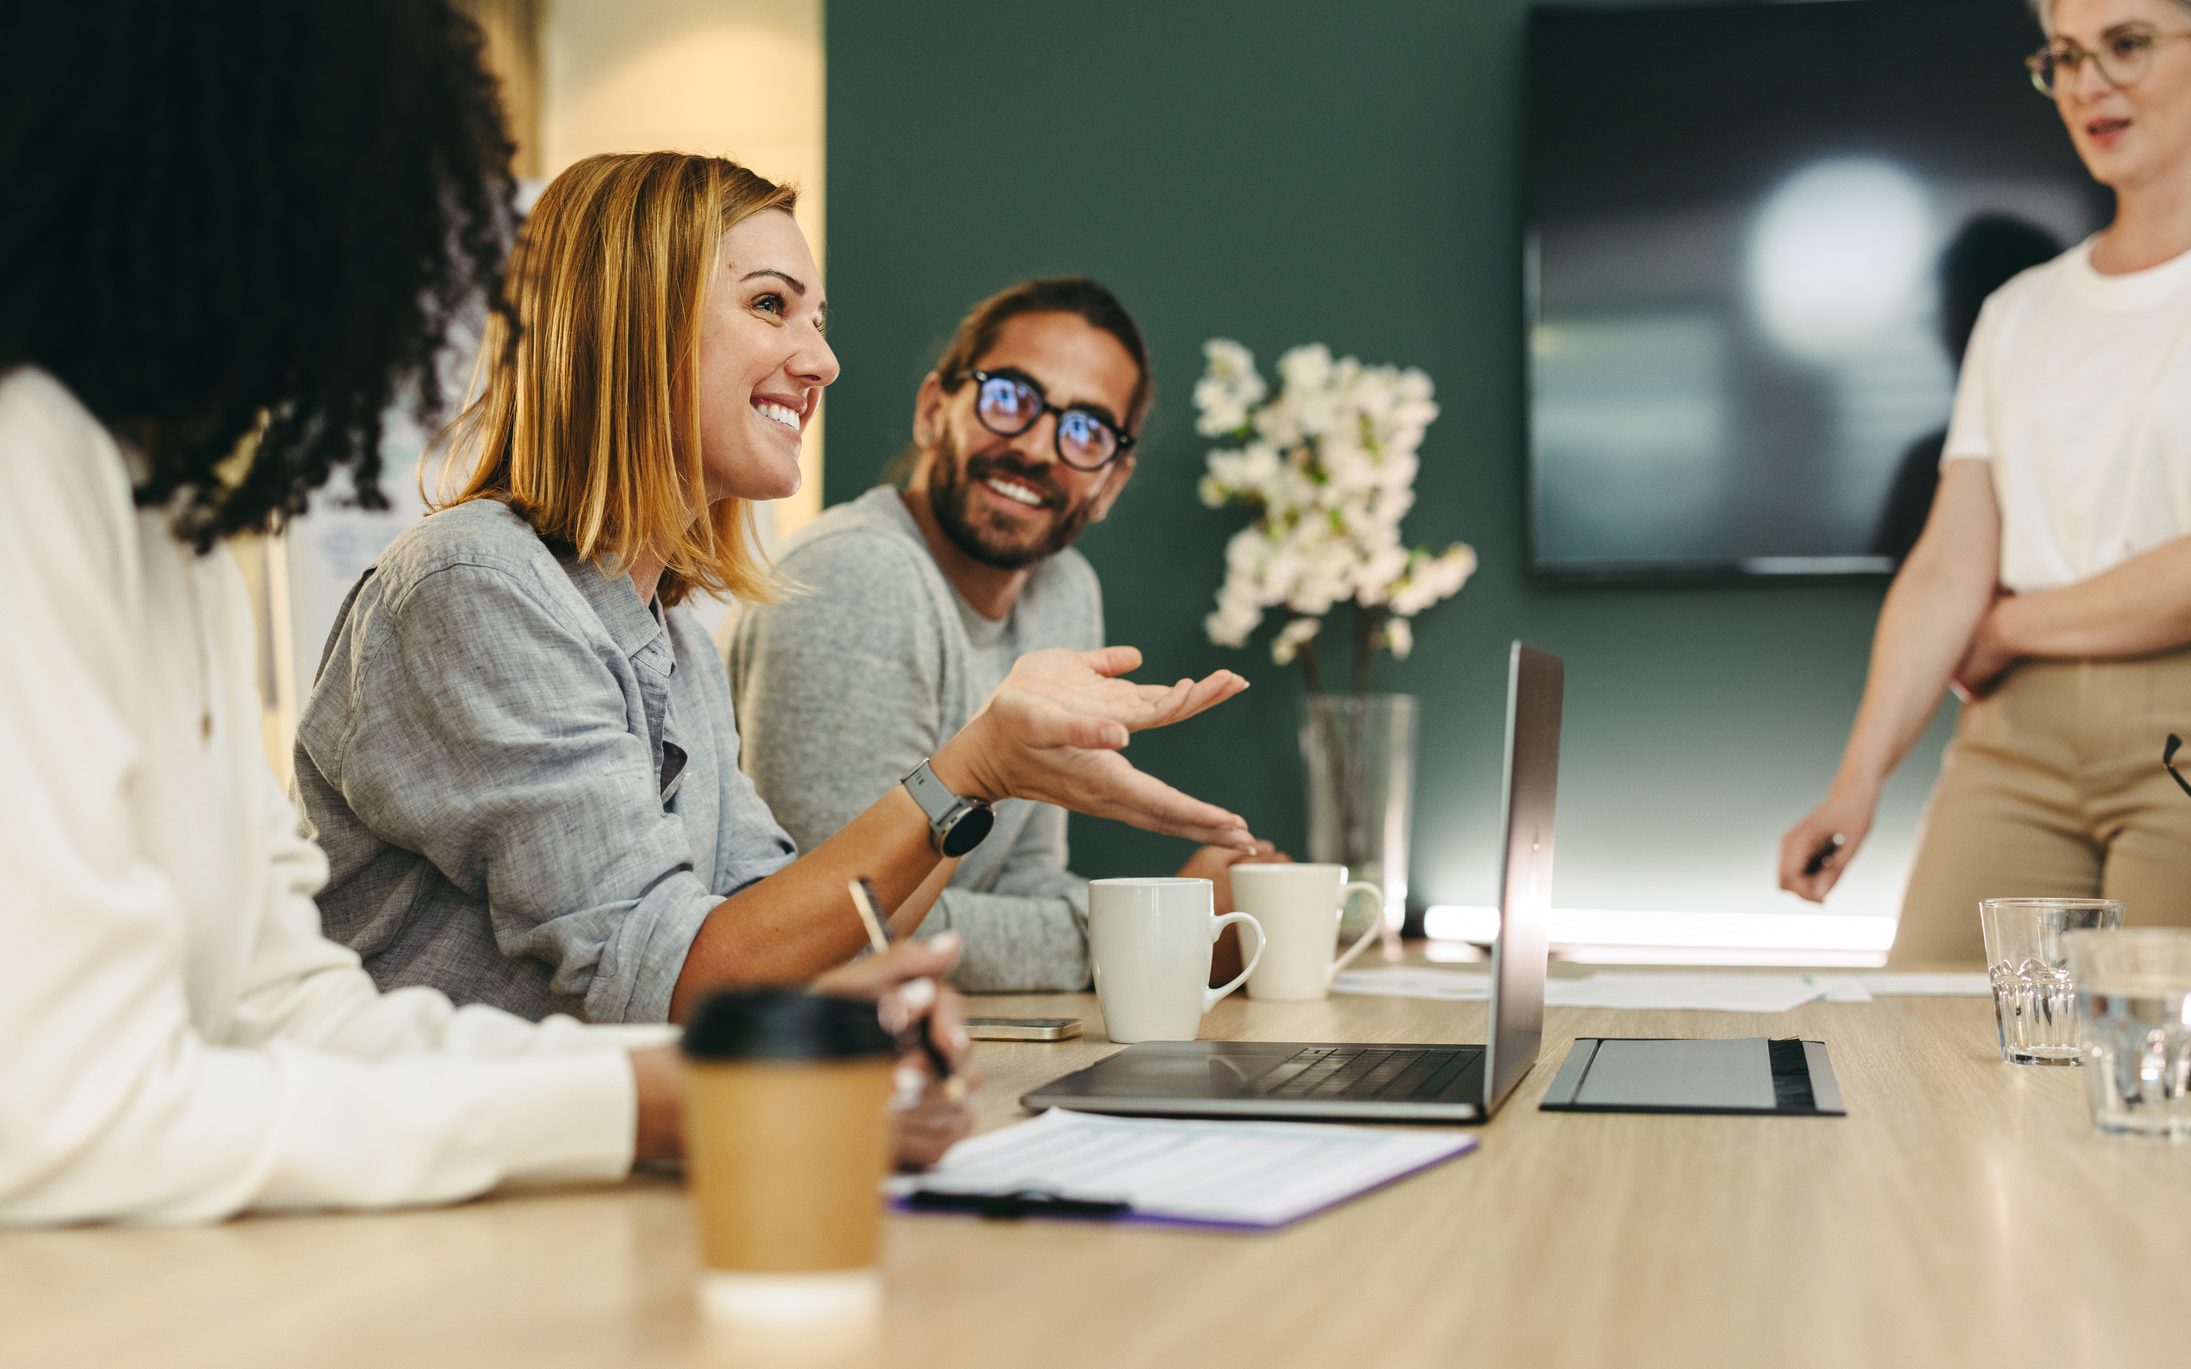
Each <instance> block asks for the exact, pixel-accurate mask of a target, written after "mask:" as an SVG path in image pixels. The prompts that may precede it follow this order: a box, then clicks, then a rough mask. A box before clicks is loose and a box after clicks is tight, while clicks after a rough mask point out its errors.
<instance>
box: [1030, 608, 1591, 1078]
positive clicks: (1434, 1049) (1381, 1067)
mask: <svg viewBox="0 0 2191 1369" xmlns="http://www.w3.org/2000/svg"><path fill="white" fill-rule="evenodd" d="M1561 680H1562V673H1561V668H1560V661H1559V658H1558V657H1557V656H1553V655H1550V654H1548V653H1546V652H1542V651H1538V650H1536V649H1535V648H1533V647H1527V646H1524V645H1522V644H1521V643H1520V642H1516V643H1514V648H1513V655H1512V658H1511V661H1510V663H1509V665H1508V671H1507V686H1506V795H1505V801H1504V804H1503V816H1502V820H1501V821H1502V826H1503V828H1504V830H1505V834H1506V840H1505V848H1504V857H1503V863H1502V868H1501V872H1500V874H1501V877H1500V885H1499V934H1498V937H1497V938H1496V939H1495V940H1494V941H1493V942H1492V944H1491V1040H1490V1043H1489V1044H1488V1045H1483V1046H1454V1045H1442V1046H1441V1045H1408V1044H1397V1043H1392V1042H1380V1043H1353V1044H1330V1043H1323V1044H1311V1043H1303V1042H1298V1041H1144V1042H1141V1043H1140V1044H1138V1045H1133V1046H1128V1047H1127V1048H1126V1049H1124V1050H1122V1051H1119V1052H1117V1053H1116V1054H1114V1055H1110V1056H1108V1057H1106V1058H1104V1059H1103V1060H1101V1061H1098V1062H1097V1063H1096V1064H1093V1065H1091V1066H1089V1067H1088V1068H1087V1069H1084V1070H1079V1071H1076V1072H1074V1073H1072V1074H1068V1075H1066V1076H1065V1077H1064V1078H1062V1079H1058V1080H1054V1081H1052V1082H1051V1083H1048V1084H1045V1085H1043V1086H1042V1087H1041V1088H1038V1089H1036V1090H1034V1091H1033V1092H1032V1093H1029V1094H1027V1095H1026V1096H1025V1097H1023V1098H1022V1099H1021V1100H1020V1101H1021V1102H1022V1103H1024V1104H1025V1105H1026V1106H1028V1107H1029V1108H1037V1109H1039V1108H1072V1109H1074V1110H1075V1111H1079V1112H1113V1113H1128V1114H1133V1115H1136V1116H1153V1117H1281V1118H1292V1119H1296V1120H1301V1121H1332V1122H1337V1121H1351V1122H1481V1121H1485V1120H1487V1119H1488V1118H1489V1117H1490V1116H1491V1114H1492V1112H1493V1111H1494V1110H1496V1109H1497V1107H1498V1106H1499V1104H1500V1103H1502V1102H1504V1101H1505V1100H1506V1096H1507V1095H1508V1094H1509V1093H1511V1092H1513V1089H1514V1085H1516V1084H1517V1083H1519V1082H1521V1077H1522V1076H1523V1075H1525V1074H1527V1073H1528V1072H1529V1067H1530V1066H1531V1065H1534V1064H1535V1063H1536V1062H1537V1043H1538V1040H1539V1038H1540V1037H1541V1036H1542V1035H1543V1032H1544V965H1545V917H1546V913H1547V912H1548V910H1549V907H1550V903H1551V897H1552V800H1553V796H1554V791H1555V790H1556V788H1557V782H1558V778H1559V767H1560V692H1561Z"/></svg>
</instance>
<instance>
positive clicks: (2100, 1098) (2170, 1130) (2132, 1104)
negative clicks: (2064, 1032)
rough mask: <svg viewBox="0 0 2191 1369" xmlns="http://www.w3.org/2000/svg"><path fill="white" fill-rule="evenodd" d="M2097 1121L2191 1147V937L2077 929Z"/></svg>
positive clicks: (2074, 940)
mask: <svg viewBox="0 0 2191 1369" xmlns="http://www.w3.org/2000/svg"><path fill="white" fill-rule="evenodd" d="M2064 940H2065V941H2067V942H2068V943H2069V967H2070V973H2071V974H2073V975H2075V976H2076V980H2077V1025H2078V1034H2079V1036H2080V1037H2081V1039H2082V1042H2083V1045H2084V1063H2085V1088H2086V1090H2087V1092H2089V1093H2090V1095H2091V1097H2092V1124H2093V1125H2094V1126H2096V1127H2098V1128H2099V1129H2100V1130H2101V1131H2105V1132H2112V1133H2115V1134H2117V1135H2124V1136H2158V1137H2165V1138H2167V1139H2168V1140H2171V1141H2191V931H2183V930H2175V929H2167V930H2163V929H2160V928H2141V929H2138V930H2135V931H2127V932H2125V931H2113V932H2071V933H2070V934H2069V935H2068V936H2067V937H2065V938H2064Z"/></svg>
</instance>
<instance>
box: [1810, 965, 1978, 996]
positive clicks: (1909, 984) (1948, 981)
mask: <svg viewBox="0 0 2191 1369" xmlns="http://www.w3.org/2000/svg"><path fill="white" fill-rule="evenodd" d="M1810 980H1811V982H1812V983H1813V984H1818V985H1821V986H1824V987H1826V988H1827V989H1828V990H1829V992H1828V993H1827V995H1826V998H1827V1001H1828V1002H1836V1001H1841V1000H1839V998H1838V997H1837V992H1836V991H1839V990H1840V989H1842V988H1843V987H1844V986H1846V985H1850V984H1853V985H1855V986H1856V987H1858V988H1860V989H1862V990H1863V991H1864V993H1865V994H1866V995H1867V998H1990V997H1991V996H1992V995H1993V981H1992V980H1991V979H1989V978H1987V977H1986V972H1985V971H1984V970H1960V971H1950V972H1948V973H1944V974H1926V973H1916V972H1911V971H1905V970H1894V971H1889V970H1864V971H1860V972H1858V973H1854V974H1813V975H1811V976H1810ZM1850 1001H1855V1002H1863V1001H1866V1000H1865V999H1856V1000H1850Z"/></svg>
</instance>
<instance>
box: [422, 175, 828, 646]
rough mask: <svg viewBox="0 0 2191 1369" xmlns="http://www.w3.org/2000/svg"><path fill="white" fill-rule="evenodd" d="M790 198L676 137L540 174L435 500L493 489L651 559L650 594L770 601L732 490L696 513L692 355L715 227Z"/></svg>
mask: <svg viewBox="0 0 2191 1369" xmlns="http://www.w3.org/2000/svg"><path fill="white" fill-rule="evenodd" d="M796 203H797V194H796V192H795V191H793V190H792V189H791V188H790V187H788V186H779V185H776V184H775V183H773V182H771V181H767V180H764V179H762V178H761V177H759V176H756V175H755V174H753V173H752V172H751V171H748V170H746V169H745V168H744V167H742V166H739V165H738V164H737V163H735V162H730V161H725V160H724V159H722V158H720V157H697V156H690V155H687V154H684V153H678V152H637V153H620V154H615V155H607V156H599V157H588V158H586V159H585V160H584V161H582V162H579V163H577V164H576V165H574V166H572V167H571V168H570V169H569V170H567V171H565V172H564V173H563V174H562V175H560V176H558V177H556V178H555V179H554V180H553V181H552V182H550V183H549V185H548V188H547V189H546V190H544V191H542V192H541V195H540V202H539V203H538V204H537V205H535V206H534V207H533V211H532V213H531V215H530V216H529V217H528V218H527V219H526V221H525V226H524V229H523V231H522V232H521V233H520V234H519V236H518V242H517V247H516V250H515V251H514V252H512V253H511V256H510V266H509V272H508V276H507V280H506V282H505V284H504V298H505V301H506V303H507V309H506V310H505V311H498V312H497V313H496V314H495V315H494V316H493V317H492V318H491V319H490V320H489V321H488V324H487V330H486V337H485V339H484V341H483V344H482V346H481V350H480V363H479V365H480V377H479V378H478V379H475V381H474V384H473V389H474V392H475V397H474V398H473V399H472V401H471V402H470V403H469V404H468V405H466V407H465V409H464V412H463V413H462V414H461V415H459V416H458V418H457V420H456V422H455V423H453V424H451V425H450V427H449V430H448V431H447V432H446V433H445V434H443V441H444V444H445V446H446V447H447V449H448V452H449V456H450V461H449V468H450V469H451V470H452V471H455V472H457V473H458V476H457V478H458V479H459V480H460V481H461V483H460V485H459V486H458V488H457V489H456V490H455V492H454V493H453V494H451V495H449V497H448V498H446V499H445V500H443V501H441V505H440V506H441V507H447V506H449V505H454V504H461V503H464V502H466V501H468V500H473V499H499V500H502V501H503V502H504V503H507V504H508V505H510V507H512V508H514V509H516V510H517V511H518V512H519V513H521V514H522V515H524V517H525V519H526V520H527V521H528V522H530V523H531V524H532V526H533V530H534V531H536V532H538V533H539V534H540V535H541V536H542V537H543V538H545V539H547V540H549V541H551V542H558V543H562V544H564V545H567V546H569V547H571V548H573V549H574V550H575V551H576V552H577V553H578V555H580V556H582V557H585V558H586V559H588V560H594V561H599V562H602V563H603V564H604V565H607V566H609V567H612V568H615V569H623V570H628V569H629V568H630V567H631V566H632V565H633V564H634V563H635V562H636V561H637V560H639V559H640V558H642V557H644V558H648V559H652V560H655V561H659V562H660V563H661V565H662V578H661V582H660V584H659V585H658V587H657V590H656V593H657V594H658V595H659V596H660V597H661V600H662V602H663V603H664V604H665V605H671V604H676V603H678V602H680V601H681V600H683V599H684V597H685V596H686V595H687V594H690V593H691V592H692V591H694V590H702V591H706V592H709V593H717V594H726V593H727V594H733V595H737V596H738V597H740V598H744V599H759V600H766V599H770V598H773V597H774V591H775V582H774V578H773V575H772V572H771V570H770V568H769V566H768V564H767V563H766V562H765V561H764V560H763V559H762V558H761V555H760V553H759V551H758V549H757V545H756V541H755V537H754V533H753V526H752V510H751V509H750V508H749V507H748V506H747V503H746V501H745V500H742V499H724V500H722V501H720V502H718V503H716V504H714V505H713V506H712V507H710V508H709V509H708V510H707V511H706V512H705V514H704V515H703V516H701V517H697V518H696V517H694V516H693V501H694V500H695V499H697V498H699V497H701V496H700V495H699V494H698V491H700V490H703V489H705V488H706V481H705V477H704V473H703V469H702V464H701V451H700V422H699V411H698V403H697V398H696V395H697V384H696V375H695V370H696V367H697V364H698V358H699V320H700V317H701V310H702V304H703V301H704V300H705V297H706V293H707V290H708V287H709V284H710V282H712V281H713V280H714V278H715V274H716V268H717V267H718V265H719V264H720V252H721V245H722V239H723V234H724V233H725V232H727V231H728V230H729V229H730V227H731V226H732V225H733V224H736V223H738V222H739V221H741V220H743V219H747V218H750V217H752V216H753V215H755V214H759V213H762V212H764V211H767V210H771V209H780V210H783V211H784V212H786V213H789V212H790V211H791V210H792V208H793V206H794V205H795V204H796ZM467 464H468V469H469V474H468V475H465V474H463V473H462V472H463V471H464V470H465V469H466V468H467Z"/></svg>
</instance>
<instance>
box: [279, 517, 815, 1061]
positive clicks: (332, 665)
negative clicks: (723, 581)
mask: <svg viewBox="0 0 2191 1369" xmlns="http://www.w3.org/2000/svg"><path fill="white" fill-rule="evenodd" d="M680 662H682V663H683V668H682V669H680V668H679V663H680ZM296 772H297V790H298V799H299V806H300V807H302V808H303V810H304V813H305V817H306V819H307V823H308V826H309V828H310V829H311V834H312V835H313V836H315V837H316V838H317V840H318V841H319V843H320V845H321V846H322V847H323V848H324V849H325V850H326V852H327V859H328V863H329V865H330V867H331V873H330V877H329V879H328V882H327V887H326V889H325V890H323V891H322V892H321V894H320V896H319V906H320V916H321V919H322V921H323V922H324V923H325V924H326V929H327V934H328V935H329V936H331V937H333V938H335V939H336V940H338V941H342V942H345V943H347V944H348V945H350V946H351V947H353V948H354V949H356V951H357V952H358V953H359V954H360V955H361V956H363V957H364V959H365V967H366V969H367V970H369V971H371V972H372V975H373V978H374V980H375V981H376V982H378V983H379V985H380V986H381V987H382V988H384V989H393V988H399V987H402V986H404V985H411V984H424V985H429V986H431V987H433V988H436V989H440V990H441V991H442V992H444V993H446V994H448V995H449V996H450V997H451V998H453V999H455V1000H456V1001H457V1002H459V1003H487V1004H492V1005H493V1006H495V1007H498V1008H504V1009H507V1010H508V1011H510V1012H514V1013H518V1014H520V1015H522V1016H525V1017H531V1018H539V1017H544V1016H546V1015H548V1014H550V1013H558V1012H560V1013H569V1014H572V1015H573V1016H576V1017H580V1018H584V1019H586V1020H588V1021H593V1022H659V1021H662V1020H663V1019H664V1018H666V1017H667V1016H668V1013H669V999H670V991H671V990H672V989H673V988H674V987H675V986H676V983H677V975H678V972H679V970H681V969H682V968H683V966H684V963H685V954H686V952H687V950H689V949H690V947H691V945H692V939H693V937H694V935H695V934H697V933H698V931H699V929H700V924H701V922H702V921H703V920H705V918H706V917H707V915H708V912H709V910H710V909H712V908H714V907H715V905H716V904H717V903H719V902H721V901H722V899H723V898H724V897H725V896H726V895H729V894H733V893H736V892H737V891H738V890H740V889H742V888H744V887H745V886H747V885H748V884H751V883H752V882H753V881H755V880H757V879H760V878H761V877H762V876H764V875H767V874H770V873H772V872H774V871H776V870H778V869H781V868H782V867H783V866H784V865H786V864H788V863H789V862H790V861H791V859H792V856H793V854H794V851H793V847H792V843H791V839H790V838H789V837H788V836H786V835H785V834H784V831H783V829H782V828H781V827H779V826H777V825H776V821H775V819H774V818H773V817H771V816H770V815H769V811H768V808H767V806H766V805H765V804H763V803H762V802H761V800H760V798H759V796H758V795H756V794H755V793H754V791H753V785H752V782H751V781H749V780H748V779H746V777H745V776H744V775H743V774H742V773H740V771H739V769H738V728H737V722H736V720H735V718H734V717H733V715H732V713H731V709H730V694H729V690H728V689H727V687H726V686H725V684H724V680H723V673H722V671H721V670H720V669H718V668H717V660H716V656H715V650H714V645H713V643H712V642H711V641H710V640H709V638H708V635H707V632H706V630H705V629H704V628H702V627H701V626H700V624H699V622H698V621H697V620H696V619H695V618H694V617H693V615H692V614H691V613H690V612H689V611H688V610H686V609H684V608H674V609H670V610H669V611H668V612H666V613H664V614H661V615H659V616H658V615H657V614H656V613H655V612H654V611H653V610H652V609H650V608H649V607H648V605H647V604H646V602H645V601H643V600H642V599H641V598H640V597H639V593H638V591H637V590H635V589H634V588H633V587H632V583H631V579H630V577H629V576H625V575H615V574H608V573H605V572H604V571H603V570H602V569H601V568H600V567H599V566H598V565H596V564H595V563H593V562H591V561H583V560H579V559H578V558H577V557H575V556H573V555H571V554H570V553H569V552H567V551H564V552H560V553H559V552H558V551H557V550H556V549H554V548H551V547H550V546H549V545H548V544H547V543H546V542H544V541H542V540H541V538H540V537H539V535H538V534H536V533H535V532H534V531H533V530H532V527H531V526H530V525H529V524H527V523H526V522H525V520H524V519H523V518H522V517H520V516H519V515H518V514H516V513H515V512H513V511H511V510H510V509H509V508H507V507H506V506H504V505H502V504H499V503H496V502H494V501H492V500H475V501H473V502H470V503H466V504H459V505H457V506H456V507H455V508H451V509H447V510H444V511H442V512H440V513H436V514H434V515H432V516H431V517H429V518H427V519H426V520H425V521H424V522H422V523H420V524H418V525H417V526H415V527H413V528H411V529H409V530H407V531H406V532H405V533H404V534H403V535H402V536H400V537H398V538H397V539H396V540H395V542H394V543H393V544H391V545H390V546H389V548H388V550H387V551H385V552H383V553H382V554H381V557H380V560H379V561H378V562H376V563H375V565H374V567H373V569H372V570H369V571H367V572H366V574H365V576H364V578H363V579H361V580H360V581H359V582H358V584H357V587H356V588H355V589H353V590H351V591H350V597H349V598H348V600H346V601H345V602H344V604H343V606H342V612H341V614H340V615H339V616H338V617H337V618H336V620H335V628H334V633H333V635H332V636H331V637H330V638H329V640H328V644H327V651H326V654H325V656H324V657H323V658H322V660H321V662H320V673H319V679H318V682H317V683H316V684H315V685H314V686H313V689H312V696H311V699H310V700H309V701H308V702H307V703H306V704H305V706H304V713H303V717H302V718H301V719H300V720H299V724H298V728H297V745H296Z"/></svg>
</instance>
